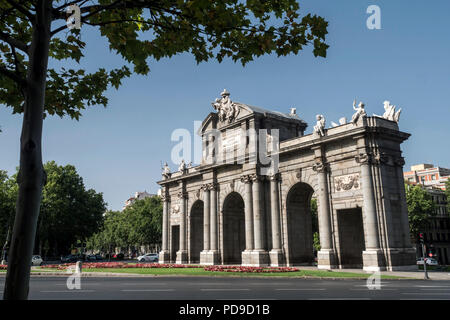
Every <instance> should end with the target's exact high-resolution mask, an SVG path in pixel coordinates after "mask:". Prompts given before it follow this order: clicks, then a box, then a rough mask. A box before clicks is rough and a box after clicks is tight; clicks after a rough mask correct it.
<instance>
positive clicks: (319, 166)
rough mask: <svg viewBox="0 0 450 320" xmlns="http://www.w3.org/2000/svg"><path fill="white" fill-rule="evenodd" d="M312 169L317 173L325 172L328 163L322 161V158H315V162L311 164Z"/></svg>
mask: <svg viewBox="0 0 450 320" xmlns="http://www.w3.org/2000/svg"><path fill="white" fill-rule="evenodd" d="M312 169H313V170H314V171H315V172H318V173H323V172H327V171H328V164H327V163H326V162H325V161H323V160H322V159H316V161H315V163H314V164H313V167H312Z"/></svg>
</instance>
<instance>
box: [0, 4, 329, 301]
mask: <svg viewBox="0 0 450 320" xmlns="http://www.w3.org/2000/svg"><path fill="white" fill-rule="evenodd" d="M68 5H78V6H79V7H78V8H80V10H79V13H80V15H79V17H77V16H76V14H75V22H76V21H77V18H79V20H80V22H81V23H82V26H92V27H98V28H99V30H100V33H101V35H102V36H103V37H106V38H107V39H108V41H109V47H110V49H111V50H112V51H113V52H115V53H117V54H119V55H121V56H122V57H123V58H124V60H126V61H127V62H128V63H129V64H131V65H133V67H134V72H135V73H138V74H147V73H148V72H149V66H148V63H147V60H148V58H150V57H151V58H153V59H155V60H159V59H160V58H163V57H171V56H173V55H175V54H177V53H181V52H191V53H192V54H193V55H194V57H195V59H196V61H197V62H198V63H199V62H201V61H207V60H209V59H211V58H215V59H217V60H218V61H219V62H221V61H222V60H223V58H224V57H230V58H231V59H233V60H234V61H240V62H241V63H242V64H243V65H245V64H246V63H247V62H249V61H252V60H253V59H254V58H255V57H259V56H261V55H263V54H270V53H276V54H277V55H278V56H282V55H287V54H290V53H295V54H297V53H299V51H301V50H302V49H303V48H304V47H305V46H307V45H310V44H311V45H312V46H313V54H314V55H315V56H322V57H325V55H326V50H327V48H328V45H326V44H325V36H326V34H327V24H328V23H327V22H326V21H325V20H324V19H323V18H322V17H319V16H315V15H311V14H307V15H305V16H303V17H302V18H300V14H299V4H298V3H297V1H295V0H268V1H257V0H248V1H246V2H242V1H236V0H221V1H210V0H191V1H181V0H98V1H97V2H94V3H93V4H92V3H91V2H88V1H85V0H64V1H58V0H54V1H52V0H24V1H20V2H19V1H18V0H5V1H2V2H1V3H0V16H1V20H0V21H1V22H0V55H1V60H0V88H1V89H2V90H0V103H3V104H5V105H7V106H10V107H12V108H13V112H16V113H23V124H22V134H21V138H20V146H21V147H20V171H19V176H18V183H19V195H18V198H17V206H16V207H17V209H16V219H15V224H14V230H13V235H12V246H11V249H10V258H11V259H10V264H9V265H8V272H7V278H6V283H5V293H4V298H5V299H26V298H27V296H28V285H29V272H30V264H29V263H28V260H29V259H28V258H31V255H32V248H33V241H34V238H35V233H36V225H37V220H38V215H39V207H40V200H41V193H42V188H43V185H45V181H46V174H45V170H44V168H43V164H42V149H41V148H42V141H41V140H42V125H43V118H44V116H46V115H54V114H56V115H59V116H61V117H62V116H64V115H68V116H70V117H71V118H74V119H78V118H79V117H80V115H81V111H82V110H83V109H84V108H85V107H86V105H87V106H90V105H94V104H103V105H105V106H106V104H107V98H106V97H105V96H104V91H105V90H106V89H107V88H108V86H109V85H111V86H114V87H115V88H116V89H117V88H118V87H119V86H120V84H121V80H122V79H123V78H124V77H128V76H130V74H131V72H130V69H129V68H128V66H124V67H122V68H118V69H114V70H111V71H109V72H108V71H106V70H105V69H103V68H100V69H99V70H98V71H97V72H94V73H90V74H88V73H86V72H85V70H83V69H77V70H75V69H66V68H61V69H60V70H55V69H52V68H48V60H49V57H50V58H53V59H57V60H65V59H72V60H74V61H76V62H79V61H80V59H81V57H83V56H84V52H83V49H84V46H85V43H84V42H83V40H82V38H81V34H80V30H77V29H76V28H73V26H74V24H73V23H72V25H70V30H69V24H68V23H66V19H67V15H66V9H67V7H68ZM75 12H76V10H75ZM75 26H76V24H75ZM62 31H67V32H66V33H65V34H64V33H61V32H62ZM143 34H148V37H147V38H149V39H143V38H142V37H141V35H143Z"/></svg>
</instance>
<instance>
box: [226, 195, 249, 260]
mask: <svg viewBox="0 0 450 320" xmlns="http://www.w3.org/2000/svg"><path fill="white" fill-rule="evenodd" d="M244 250H245V211H244V199H242V197H241V195H240V194H239V193H237V192H232V193H230V194H229V195H228V196H227V197H226V198H225V200H224V202H223V263H224V264H241V263H242V251H244Z"/></svg>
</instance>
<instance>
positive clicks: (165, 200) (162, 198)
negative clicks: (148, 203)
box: [161, 194, 170, 202]
mask: <svg viewBox="0 0 450 320" xmlns="http://www.w3.org/2000/svg"><path fill="white" fill-rule="evenodd" d="M161 200H162V201H163V202H169V201H170V196H169V195H168V194H162V195H161Z"/></svg>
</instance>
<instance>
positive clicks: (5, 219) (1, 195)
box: [0, 170, 17, 260]
mask: <svg viewBox="0 0 450 320" xmlns="http://www.w3.org/2000/svg"><path fill="white" fill-rule="evenodd" d="M16 198H17V187H16V184H15V179H13V178H10V177H9V176H8V173H7V172H6V171H3V170H0V243H1V244H2V253H1V256H2V257H1V259H2V260H3V259H4V258H5V255H6V250H7V248H8V246H9V243H10V238H11V231H12V230H11V227H12V224H13V222H14V220H13V219H14V211H15V204H14V199H16Z"/></svg>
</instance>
